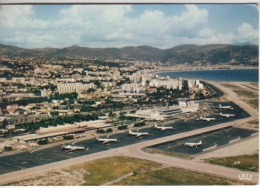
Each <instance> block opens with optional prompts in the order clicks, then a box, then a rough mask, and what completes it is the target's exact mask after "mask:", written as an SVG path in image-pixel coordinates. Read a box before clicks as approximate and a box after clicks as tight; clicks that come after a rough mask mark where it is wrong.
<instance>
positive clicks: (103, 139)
mask: <svg viewBox="0 0 260 188" xmlns="http://www.w3.org/2000/svg"><path fill="white" fill-rule="evenodd" d="M108 137H109V136H108ZM108 137H107V138H98V136H97V137H96V141H98V142H103V143H102V144H106V143H108V142H117V141H118V140H117V139H115V138H108Z"/></svg>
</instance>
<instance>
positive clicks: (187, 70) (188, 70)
mask: <svg viewBox="0 0 260 188" xmlns="http://www.w3.org/2000/svg"><path fill="white" fill-rule="evenodd" d="M218 70H259V67H258V68H244V69H243V68H235V69H199V70H198V69H196V70H191V69H184V70H162V71H159V72H150V73H149V74H160V73H165V72H191V71H192V72H195V71H218Z"/></svg>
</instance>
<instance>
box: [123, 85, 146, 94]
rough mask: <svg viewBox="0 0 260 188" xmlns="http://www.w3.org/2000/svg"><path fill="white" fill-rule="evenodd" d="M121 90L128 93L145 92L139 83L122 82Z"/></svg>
mask: <svg viewBox="0 0 260 188" xmlns="http://www.w3.org/2000/svg"><path fill="white" fill-rule="evenodd" d="M122 90H124V91H126V92H130V93H143V92H145V87H143V86H141V85H140V84H135V83H132V84H123V85H122Z"/></svg>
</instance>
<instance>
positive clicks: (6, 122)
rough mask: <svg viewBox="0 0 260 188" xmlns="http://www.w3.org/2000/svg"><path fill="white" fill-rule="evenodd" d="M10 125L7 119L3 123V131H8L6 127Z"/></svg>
mask: <svg viewBox="0 0 260 188" xmlns="http://www.w3.org/2000/svg"><path fill="white" fill-rule="evenodd" d="M7 125H8V121H7V120H6V119H4V121H3V123H2V127H3V129H6V126H7Z"/></svg>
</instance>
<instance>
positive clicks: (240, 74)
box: [155, 69, 259, 82]
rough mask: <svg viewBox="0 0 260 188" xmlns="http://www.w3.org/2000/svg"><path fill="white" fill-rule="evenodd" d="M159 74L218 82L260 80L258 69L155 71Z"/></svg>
mask: <svg viewBox="0 0 260 188" xmlns="http://www.w3.org/2000/svg"><path fill="white" fill-rule="evenodd" d="M155 74H157V75H159V76H162V77H164V76H170V77H171V78H180V77H182V78H194V79H203V80H210V81H217V82H258V80H259V79H258V77H259V71H258V69H238V70H229V69H221V70H197V71H178V72H161V73H155Z"/></svg>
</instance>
